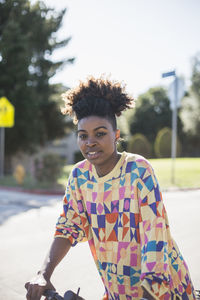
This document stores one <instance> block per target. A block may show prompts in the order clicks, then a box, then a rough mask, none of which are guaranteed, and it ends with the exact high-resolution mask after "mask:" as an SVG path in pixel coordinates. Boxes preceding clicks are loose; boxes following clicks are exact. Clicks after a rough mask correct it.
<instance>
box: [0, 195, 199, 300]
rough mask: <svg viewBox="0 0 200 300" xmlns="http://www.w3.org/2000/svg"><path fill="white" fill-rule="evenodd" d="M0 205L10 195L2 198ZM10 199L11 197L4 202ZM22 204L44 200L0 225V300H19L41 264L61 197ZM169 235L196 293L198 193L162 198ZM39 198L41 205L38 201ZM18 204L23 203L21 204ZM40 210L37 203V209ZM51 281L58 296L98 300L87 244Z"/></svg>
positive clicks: (99, 284) (35, 198) (98, 288)
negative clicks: (70, 293) (74, 294)
mask: <svg viewBox="0 0 200 300" xmlns="http://www.w3.org/2000/svg"><path fill="white" fill-rule="evenodd" d="M1 192H2V191H0V200H2V199H3V195H4V199H7V201H8V199H12V200H13V197H14V195H13V194H12V195H11V194H9V193H8V192H6V194H2V193H1ZM9 195H10V198H9ZM15 197H17V198H16V199H21V201H22V202H23V201H24V202H23V203H24V205H25V203H26V201H27V203H30V202H29V201H30V199H32V201H33V202H34V203H39V201H43V202H42V203H43V205H44V204H45V205H47V204H48V205H49V206H45V207H41V208H39V209H38V208H31V209H29V210H28V211H24V212H21V213H19V214H17V215H16V216H12V217H10V218H9V219H8V220H7V221H6V222H4V223H3V224H2V225H1V226H0V241H1V242H0V270H1V271H0V295H1V299H3V300H22V299H23V300H24V299H25V289H24V283H25V282H26V281H27V280H29V279H30V278H31V277H32V276H33V275H35V273H36V272H37V270H38V269H39V267H40V265H41V264H42V262H43V259H44V257H45V255H46V252H47V250H48V248H49V246H50V243H51V241H52V238H53V233H54V227H55V222H56V219H57V216H58V215H59V213H60V211H61V209H62V196H55V195H54V196H35V195H34V196H33V195H31V196H30V195H28V194H27V195H26V197H25V196H23V195H22V194H21V193H20V194H16V193H15ZM163 197H164V203H165V206H166V209H167V212H168V216H169V221H170V226H171V231H172V235H173V237H174V239H175V240H176V242H177V244H178V245H179V248H180V250H181V252H182V254H183V256H184V258H185V259H186V261H187V264H188V266H189V269H190V273H191V277H192V280H193V283H194V285H195V288H200V270H199V267H200V264H199V261H200V251H199V249H200V218H199V212H200V190H196V191H189V192H186V191H184V192H167V193H164V194H163ZM39 198H40V200H39ZM23 203H22V204H23ZM38 205H39V204H38ZM52 282H53V283H54V284H55V286H56V288H57V290H58V291H59V293H60V294H64V292H65V291H66V290H67V289H72V290H74V291H76V290H77V289H78V287H79V286H80V287H81V292H80V294H81V295H82V296H83V297H85V298H86V299H87V300H94V299H95V300H98V299H101V296H102V294H103V292H104V288H103V284H102V282H101V280H100V278H99V275H98V272H97V270H96V267H95V264H94V262H93V259H92V256H91V254H90V250H89V247H88V245H87V243H81V244H80V245H77V246H76V247H74V248H73V249H71V251H70V252H69V254H68V256H67V257H66V258H65V259H64V260H63V261H62V262H61V264H60V265H59V266H58V267H57V269H56V271H55V273H54V276H53V277H52Z"/></svg>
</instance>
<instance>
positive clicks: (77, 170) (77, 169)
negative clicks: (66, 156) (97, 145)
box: [71, 159, 92, 177]
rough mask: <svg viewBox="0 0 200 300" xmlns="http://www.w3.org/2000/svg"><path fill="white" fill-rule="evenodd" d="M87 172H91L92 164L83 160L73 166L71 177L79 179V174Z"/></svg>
mask: <svg viewBox="0 0 200 300" xmlns="http://www.w3.org/2000/svg"><path fill="white" fill-rule="evenodd" d="M89 171H92V164H91V163H90V162H89V161H88V160H87V159H84V160H82V161H79V162H77V163H76V164H75V165H74V166H73V168H72V171H71V176H72V177H79V176H80V175H81V174H83V173H85V172H89Z"/></svg>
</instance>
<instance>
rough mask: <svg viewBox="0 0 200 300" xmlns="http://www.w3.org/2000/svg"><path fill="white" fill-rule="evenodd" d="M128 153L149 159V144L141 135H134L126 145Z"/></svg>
mask: <svg viewBox="0 0 200 300" xmlns="http://www.w3.org/2000/svg"><path fill="white" fill-rule="evenodd" d="M128 152H131V153H136V154H139V155H142V156H144V157H146V158H150V157H151V144H150V143H149V141H148V140H147V138H146V137H145V136H144V135H143V134H140V133H138V134H134V135H133V136H132V137H131V138H130V140H129V143H128Z"/></svg>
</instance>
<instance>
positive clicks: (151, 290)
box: [26, 78, 195, 300]
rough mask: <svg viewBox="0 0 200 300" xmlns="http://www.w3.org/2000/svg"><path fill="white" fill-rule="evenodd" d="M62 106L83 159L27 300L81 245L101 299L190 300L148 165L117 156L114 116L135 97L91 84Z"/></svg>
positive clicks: (108, 84) (109, 85)
mask: <svg viewBox="0 0 200 300" xmlns="http://www.w3.org/2000/svg"><path fill="white" fill-rule="evenodd" d="M64 100H65V109H64V112H65V113H66V114H69V115H71V116H72V115H73V116H74V121H75V122H77V140H78V145H79V147H80V150H81V152H82V154H83V156H84V158H85V160H83V161H81V162H79V163H77V164H76V165H75V166H74V168H73V170H72V172H71V175H70V177H69V180H68V185H67V189H66V195H65V197H64V202H63V213H62V214H61V216H60V218H59V220H58V223H57V227H56V233H55V239H54V241H53V244H52V246H51V249H50V252H49V254H48V256H47V259H46V261H45V263H44V265H43V267H42V268H41V270H40V271H39V272H38V275H37V276H36V278H35V279H34V280H33V281H32V282H29V283H27V284H26V288H27V290H28V292H27V299H29V300H33V299H34V300H35V299H40V298H41V295H42V293H43V292H44V290H45V289H47V288H52V284H51V282H50V277H51V275H52V273H53V271H54V268H55V267H56V266H57V264H58V263H59V262H60V261H61V260H62V258H63V257H64V256H65V255H66V253H67V252H68V250H69V249H70V248H71V247H74V246H75V245H76V244H77V243H78V242H80V241H83V240H87V241H88V243H89V246H90V249H91V252H92V255H93V257H94V261H95V263H96V266H97V268H98V271H99V274H100V276H101V278H102V281H103V283H104V285H105V295H104V297H103V299H109V300H125V299H127V300H128V299H140V298H142V297H145V298H147V299H163V300H168V299H184V300H187V299H195V296H194V288H193V286H192V282H191V279H190V275H189V271H188V268H187V265H186V263H185V261H184V259H183V257H182V255H181V253H180V251H179V249H178V247H177V245H176V243H175V242H174V240H173V239H172V237H171V233H170V229H169V224H168V219H167V214H166V211H165V208H164V204H163V200H162V195H161V192H160V189H159V185H158V182H157V179H156V177H155V174H154V171H153V169H152V167H151V165H150V164H149V162H148V161H147V160H146V159H145V158H144V157H142V156H140V155H137V154H130V153H126V152H123V153H118V152H117V147H116V144H117V141H118V140H119V138H120V131H119V129H117V125H116V116H119V115H120V114H121V112H122V111H124V110H125V109H127V108H131V107H132V105H133V99H132V98H131V97H130V96H128V95H127V93H126V92H125V90H124V87H122V86H121V85H120V84H119V83H117V82H112V81H110V80H106V79H103V78H100V79H94V78H90V79H88V81H87V82H85V83H83V82H82V83H80V85H79V86H78V88H76V89H74V90H70V91H69V92H67V93H66V94H65V95H64Z"/></svg>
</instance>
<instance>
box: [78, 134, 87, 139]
mask: <svg viewBox="0 0 200 300" xmlns="http://www.w3.org/2000/svg"><path fill="white" fill-rule="evenodd" d="M78 137H79V139H81V140H85V139H86V138H87V134H80V135H79V136H78Z"/></svg>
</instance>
